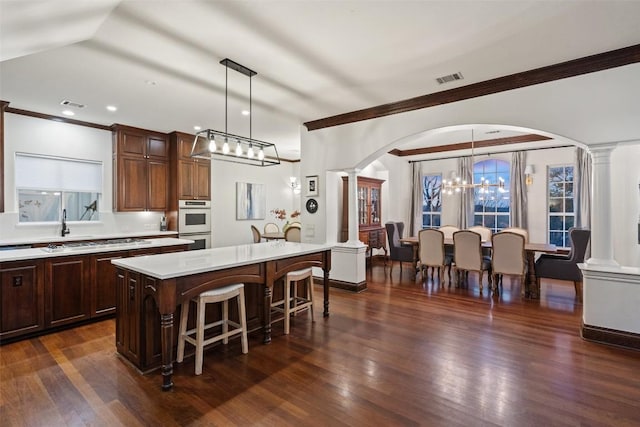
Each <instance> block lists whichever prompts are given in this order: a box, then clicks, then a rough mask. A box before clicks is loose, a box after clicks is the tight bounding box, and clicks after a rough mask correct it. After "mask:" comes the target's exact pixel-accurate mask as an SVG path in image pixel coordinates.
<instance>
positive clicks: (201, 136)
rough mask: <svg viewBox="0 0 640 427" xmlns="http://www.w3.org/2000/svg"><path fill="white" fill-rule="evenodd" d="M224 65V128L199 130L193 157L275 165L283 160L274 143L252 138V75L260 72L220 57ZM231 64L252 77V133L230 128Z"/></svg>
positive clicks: (250, 125)
mask: <svg viewBox="0 0 640 427" xmlns="http://www.w3.org/2000/svg"><path fill="white" fill-rule="evenodd" d="M220 63H221V64H222V65H224V66H225V67H226V69H225V82H224V132H221V131H218V130H214V129H204V130H201V131H199V132H197V133H196V136H195V139H194V140H193V145H192V146H191V157H194V158H199V159H214V160H222V161H227V162H233V163H243V164H250V165H254V166H273V165H279V164H280V157H279V156H278V150H277V149H276V146H275V144H272V143H269V142H264V141H260V140H257V139H253V138H252V123H251V120H252V99H251V95H252V93H251V77H253V76H255V75H256V74H257V73H256V72H255V71H253V70H251V69H249V68H247V67H245V66H244V65H240V64H238V63H237V62H235V61H232V60H231V59H229V58H225V59H223V60H222V61H220ZM229 68H231V69H232V70H234V71H237V72H239V73H241V74H244V75H245V76H247V77H249V137H248V138H247V137H244V136H240V135H233V134H230V133H228V132H227V114H228V93H229Z"/></svg>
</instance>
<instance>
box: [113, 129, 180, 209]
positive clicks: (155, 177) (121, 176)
mask: <svg viewBox="0 0 640 427" xmlns="http://www.w3.org/2000/svg"><path fill="white" fill-rule="evenodd" d="M112 130H113V162H114V165H113V177H114V185H113V206H114V210H116V211H121V212H132V211H162V212H164V211H166V210H167V209H168V207H169V206H168V205H169V203H168V201H169V159H170V150H169V138H168V136H167V135H166V134H163V133H158V132H154V131H149V130H145V129H138V128H133V127H129V126H123V125H113V126H112Z"/></svg>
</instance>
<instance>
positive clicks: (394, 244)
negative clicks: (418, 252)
mask: <svg viewBox="0 0 640 427" xmlns="http://www.w3.org/2000/svg"><path fill="white" fill-rule="evenodd" d="M384 226H385V228H386V229H387V239H389V260H390V261H391V266H390V268H389V273H391V271H392V270H393V262H394V261H400V274H402V263H403V262H410V263H412V264H413V248H412V247H411V246H404V245H403V244H401V243H400V239H402V233H403V231H404V223H403V222H387V223H386V224H385V225H384Z"/></svg>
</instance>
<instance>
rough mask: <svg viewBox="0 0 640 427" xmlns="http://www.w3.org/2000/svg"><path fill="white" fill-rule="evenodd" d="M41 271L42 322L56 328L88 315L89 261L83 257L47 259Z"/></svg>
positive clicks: (85, 317) (89, 312) (89, 290)
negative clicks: (42, 279)
mask: <svg viewBox="0 0 640 427" xmlns="http://www.w3.org/2000/svg"><path fill="white" fill-rule="evenodd" d="M44 267H45V274H44V283H45V311H44V312H45V325H46V327H56V326H61V325H66V324H68V323H75V322H79V321H81V320H86V319H89V318H90V317H91V305H90V299H89V297H90V292H91V289H90V286H89V281H90V280H91V271H90V262H89V257H87V256H69V257H60V258H53V259H48V260H46V261H45V263H44Z"/></svg>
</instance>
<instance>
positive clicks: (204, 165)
mask: <svg viewBox="0 0 640 427" xmlns="http://www.w3.org/2000/svg"><path fill="white" fill-rule="evenodd" d="M195 172H196V173H195V178H194V187H195V196H196V199H198V200H211V162H210V161H207V160H198V161H197V162H196V163H195Z"/></svg>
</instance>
